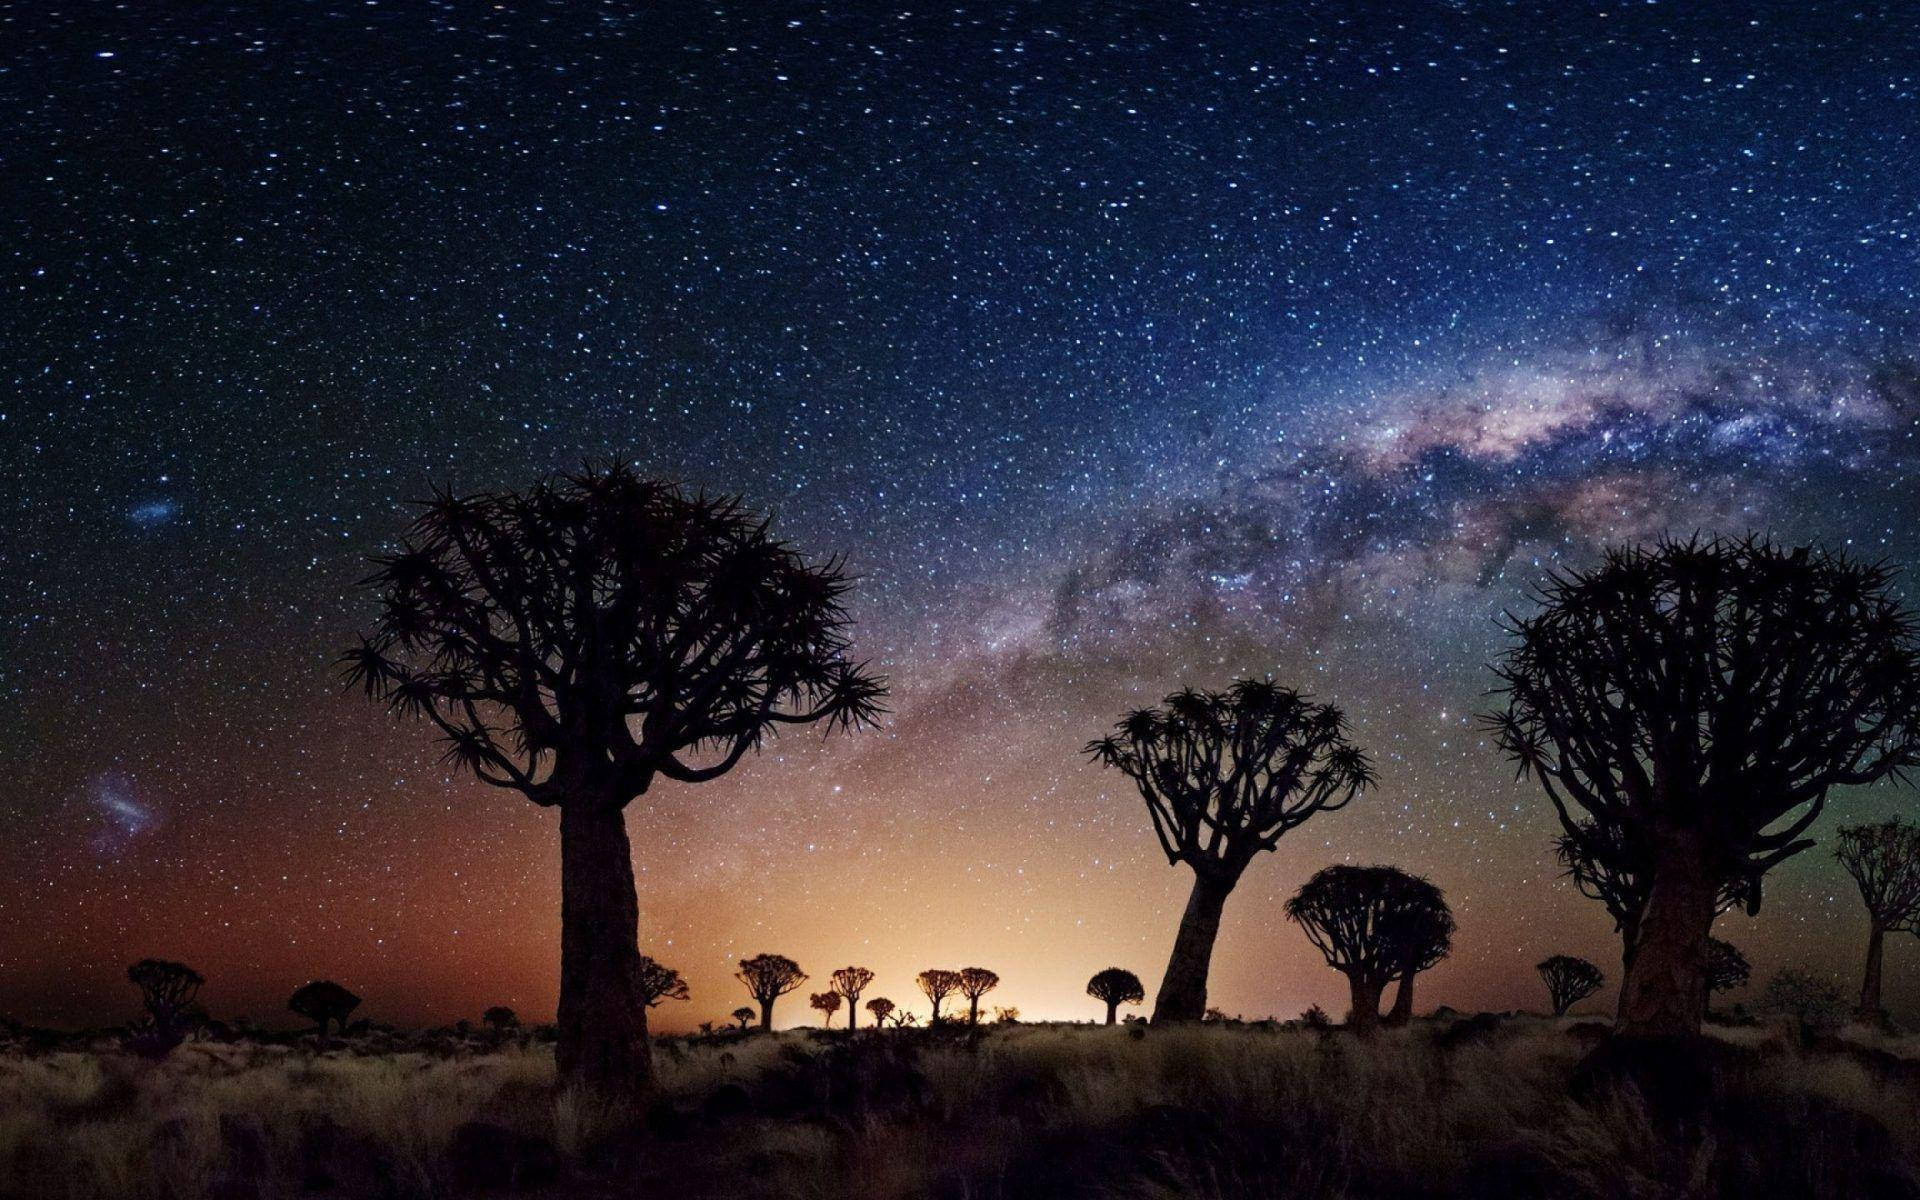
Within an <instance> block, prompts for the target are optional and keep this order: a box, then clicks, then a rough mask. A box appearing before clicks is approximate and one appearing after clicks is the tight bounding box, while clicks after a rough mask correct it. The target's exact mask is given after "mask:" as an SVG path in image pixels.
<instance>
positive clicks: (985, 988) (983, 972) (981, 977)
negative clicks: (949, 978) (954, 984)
mask: <svg viewBox="0 0 1920 1200" xmlns="http://www.w3.org/2000/svg"><path fill="white" fill-rule="evenodd" d="M999 986H1000V977H999V976H998V975H996V974H994V973H993V972H992V971H989V970H987V969H986V968H985V967H962V968H960V994H961V995H962V996H965V997H966V998H967V999H968V1000H970V1001H973V1002H975V1003H978V1002H979V1000H980V997H982V996H984V995H986V994H987V993H988V992H990V991H992V990H993V989H995V988H997V987H999Z"/></svg>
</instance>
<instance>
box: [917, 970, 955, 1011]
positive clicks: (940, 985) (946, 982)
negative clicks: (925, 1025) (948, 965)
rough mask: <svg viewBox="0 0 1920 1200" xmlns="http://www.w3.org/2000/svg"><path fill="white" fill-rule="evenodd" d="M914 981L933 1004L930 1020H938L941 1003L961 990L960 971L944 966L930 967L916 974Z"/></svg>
mask: <svg viewBox="0 0 1920 1200" xmlns="http://www.w3.org/2000/svg"><path fill="white" fill-rule="evenodd" d="M913 981H914V983H916V984H918V985H919V987H920V991H921V992H922V993H923V994H924V995H925V996H926V998H927V999H928V1000H929V1001H931V1002H932V1004H933V1015H932V1017H930V1018H929V1020H938V1019H939V1017H940V1005H941V1004H942V1003H944V1002H945V1001H946V999H947V997H948V996H951V995H953V994H954V993H955V992H957V991H959V990H960V972H958V971H949V970H947V969H945V968H944V967H929V968H927V969H926V970H924V971H922V972H920V974H918V975H916V976H914V980H913Z"/></svg>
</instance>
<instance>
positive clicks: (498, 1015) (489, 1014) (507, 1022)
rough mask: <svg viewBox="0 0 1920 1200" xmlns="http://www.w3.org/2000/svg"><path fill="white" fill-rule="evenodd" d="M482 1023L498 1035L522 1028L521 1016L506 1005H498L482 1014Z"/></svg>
mask: <svg viewBox="0 0 1920 1200" xmlns="http://www.w3.org/2000/svg"><path fill="white" fill-rule="evenodd" d="M480 1023H481V1024H483V1025H485V1026H486V1027H487V1028H489V1029H492V1030H494V1031H496V1032H498V1033H505V1032H507V1031H508V1030H510V1029H518V1028H520V1014H518V1013H516V1012H514V1011H513V1010H512V1009H510V1008H508V1007H507V1006H506V1005H504V1004H496V1005H494V1006H493V1007H492V1008H489V1009H488V1010H487V1011H485V1012H483V1013H481V1014H480Z"/></svg>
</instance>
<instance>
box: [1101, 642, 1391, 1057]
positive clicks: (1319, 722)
mask: <svg viewBox="0 0 1920 1200" xmlns="http://www.w3.org/2000/svg"><path fill="white" fill-rule="evenodd" d="M1086 751H1087V753H1088V754H1089V755H1091V756H1092V757H1093V759H1094V761H1096V762H1098V763H1100V764H1101V765H1102V766H1107V767H1112V768H1115V769H1117V770H1119V771H1120V772H1121V773H1122V774H1124V775H1126V776H1127V777H1128V778H1129V779H1131V780H1132V781H1133V783H1134V786H1135V787H1136V788H1137V789H1138V790H1139V792H1140V796H1141V798H1142V799H1144V800H1145V801H1146V803H1147V815H1148V817H1149V818H1150V819H1151V820H1152V822H1153V832H1154V834H1155V836H1157V837H1158V838H1159V839H1160V848H1161V849H1162V850H1163V851H1165V852H1166V855H1167V861H1168V862H1169V863H1185V864H1187V866H1189V867H1191V868H1192V870H1193V891H1192V893H1191V894H1190V896H1189V897H1188V900H1187V909H1186V913H1185V914H1184V915H1183V916H1182V917H1181V919H1180V932H1179V934H1178V936H1176V937H1175V938H1174V943H1173V954H1172V957H1171V958H1170V959H1169V960H1168V962H1167V970H1166V974H1165V975H1164V976H1162V977H1161V980H1160V992H1159V995H1158V996H1157V997H1156V998H1155V999H1154V1006H1153V1019H1154V1020H1155V1021H1156V1022H1159V1021H1198V1020H1199V1019H1200V1017H1201V1014H1202V1013H1204V1012H1205V1011H1206V1007H1207V969H1208V966H1209V964H1210V963H1211V961H1212V958H1213V943H1214V939H1215V937H1217V936H1218V934H1219V932H1220V912H1221V909H1222V908H1223V907H1224V906H1225V905H1226V901H1227V896H1228V894H1229V893H1231V892H1232V891H1233V888H1234V885H1235V884H1237V883H1239V882H1240V875H1241V873H1242V872H1244V871H1245V870H1246V869H1247V864H1248V863H1250V862H1252V861H1253V857H1254V855H1256V854H1258V853H1260V852H1261V851H1262V850H1271V849H1273V848H1274V846H1275V845H1276V844H1277V843H1278V842H1279V840H1280V838H1281V836H1282V835H1283V834H1285V833H1286V832H1287V831H1288V830H1289V829H1292V828H1294V827H1295V826H1297V825H1299V824H1300V823H1301V822H1303V821H1305V820H1306V819H1307V818H1308V817H1311V816H1312V815H1313V814H1315V813H1317V812H1331V811H1333V810H1335V809H1338V808H1342V807H1345V806H1346V804H1347V803H1348V802H1350V801H1351V800H1352V799H1353V798H1354V796H1356V795H1358V794H1359V793H1360V791H1361V790H1363V789H1364V788H1366V787H1367V786H1369V785H1370V784H1371V783H1372V782H1373V773H1372V769H1371V768H1370V767H1369V765H1368V763H1367V759H1366V756H1365V755H1364V754H1362V753H1361V752H1360V750H1359V749H1358V748H1356V747H1355V746H1353V745H1352V744H1350V743H1349V742H1348V741H1347V739H1346V721H1345V718H1344V717H1342V715H1341V713H1340V710H1339V709H1337V708H1334V707H1333V706H1332V705H1329V704H1315V703H1312V702H1311V701H1310V700H1309V699H1308V698H1307V697H1305V696H1303V695H1301V694H1300V693H1299V692H1296V691H1293V690H1291V689H1288V688H1283V687H1280V686H1277V685H1276V684H1274V683H1273V682H1272V681H1271V680H1265V679H1243V680H1240V681H1239V682H1238V683H1235V684H1233V685H1232V686H1231V687H1229V688H1228V689H1227V690H1226V691H1224V692H1202V691H1196V690H1194V689H1192V688H1188V689H1186V690H1185V691H1180V692H1176V693H1174V694H1173V695H1170V696H1168V697H1167V698H1166V699H1165V700H1164V701H1163V702H1162V707H1160V708H1146V709H1139V710H1137V711H1135V712H1131V713H1128V714H1127V715H1126V717H1124V718H1122V719H1121V721H1120V723H1119V724H1118V725H1116V726H1115V727H1114V731H1113V733H1111V734H1109V735H1108V736H1106V737H1104V738H1101V739H1099V740H1097V741H1094V742H1090V743H1088V745H1087V748H1086Z"/></svg>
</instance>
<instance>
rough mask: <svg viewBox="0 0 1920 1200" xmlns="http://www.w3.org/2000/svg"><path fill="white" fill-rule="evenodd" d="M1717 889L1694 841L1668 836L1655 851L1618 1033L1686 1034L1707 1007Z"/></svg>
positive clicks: (1693, 1031)
mask: <svg viewBox="0 0 1920 1200" xmlns="http://www.w3.org/2000/svg"><path fill="white" fill-rule="evenodd" d="M1718 891H1719V889H1718V888H1717V887H1716V886H1715V883H1714V878H1713V873H1712V872H1711V871H1710V870H1708V869H1707V859H1706V855H1705V854H1704V853H1703V852H1702V848H1701V847H1700V845H1699V843H1698V842H1697V841H1695V840H1693V839H1692V838H1690V837H1687V836H1680V837H1669V839H1668V840H1667V842H1666V844H1664V845H1662V846H1660V847H1659V848H1658V850H1657V852H1656V856H1655V858H1654V864H1653V886H1652V888H1651V889H1650V890H1649V891H1648V893H1647V909H1646V913H1645V914H1644V915H1643V916H1642V918H1641V920H1640V930H1639V937H1638V938H1636V939H1635V945H1634V948H1633V964H1632V966H1630V967H1629V968H1628V969H1627V976H1626V978H1625V979H1624V980H1623V981H1622V982H1621V991H1622V993H1623V995H1622V998H1621V1002H1620V1023H1619V1028H1620V1032H1621V1033H1622V1034H1624V1035H1626V1036H1628V1037H1691V1036H1694V1035H1697V1034H1698V1033H1699V1032H1700V1018H1701V1014H1702V1013H1704V1012H1706V1006H1707V933H1708V931H1709V930H1711V929H1712V928H1713V906H1714V900H1715V898H1716V895H1717V893H1718Z"/></svg>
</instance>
